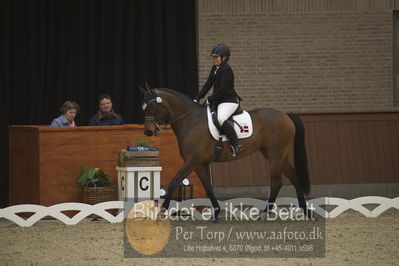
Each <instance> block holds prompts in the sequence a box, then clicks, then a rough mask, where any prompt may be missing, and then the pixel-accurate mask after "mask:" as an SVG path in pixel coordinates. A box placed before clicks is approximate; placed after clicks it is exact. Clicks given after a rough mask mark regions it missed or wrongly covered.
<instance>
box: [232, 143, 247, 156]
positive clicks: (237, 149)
mask: <svg viewBox="0 0 399 266" xmlns="http://www.w3.org/2000/svg"><path fill="white" fill-rule="evenodd" d="M243 149H244V146H243V145H241V144H237V145H236V147H234V145H231V144H230V149H229V155H230V157H236V156H237V154H238V153H240V152H241V151H242V150H243Z"/></svg>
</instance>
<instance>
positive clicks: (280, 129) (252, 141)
mask: <svg viewBox="0 0 399 266" xmlns="http://www.w3.org/2000/svg"><path fill="white" fill-rule="evenodd" d="M139 87H140V86H139ZM140 89H141V90H142V92H143V93H144V103H143V110H144V116H145V117H144V118H145V124H144V133H145V134H146V135H148V136H154V135H155V134H156V133H157V131H158V130H159V129H160V128H159V125H161V124H169V125H170V126H171V128H172V130H173V131H174V133H175V135H176V137H177V140H178V145H179V151H180V155H181V157H182V158H183V160H184V163H183V166H182V167H181V168H180V170H179V171H178V172H177V174H176V176H175V177H174V178H173V179H172V181H171V182H170V184H169V186H168V189H167V194H166V197H165V200H164V202H163V205H162V208H165V209H168V207H169V204H170V200H171V196H172V193H173V192H174V190H175V189H176V188H177V186H178V185H179V183H180V182H181V181H182V180H183V179H184V178H186V177H187V176H188V175H189V174H190V173H191V172H193V171H195V172H196V173H197V175H198V176H199V178H200V180H201V183H202V185H203V186H204V188H205V191H206V193H207V196H208V197H209V198H210V200H211V202H212V206H213V208H214V212H213V217H212V220H213V221H214V222H217V221H218V220H217V219H218V214H219V212H220V206H219V204H218V201H217V200H216V197H215V193H214V191H213V188H212V185H211V181H210V174H209V170H208V166H209V164H210V163H211V162H212V158H213V154H214V151H215V147H216V143H217V141H216V140H215V139H213V137H212V136H211V134H210V132H209V129H208V122H207V121H208V120H207V111H206V108H204V107H201V106H200V105H199V104H197V103H194V102H193V101H192V99H190V98H189V97H188V96H186V95H184V94H182V93H179V92H177V91H173V90H170V89H152V88H150V87H149V86H147V87H146V90H145V89H143V88H141V87H140ZM249 114H250V115H251V118H252V124H253V134H252V135H251V136H250V137H248V138H246V139H241V140H240V142H241V144H243V145H244V150H243V151H242V152H240V153H239V154H238V155H237V156H236V157H233V158H230V157H229V153H228V148H229V147H228V142H225V143H224V148H223V151H222V153H221V154H220V156H219V159H218V162H225V161H231V160H238V159H241V158H243V157H245V156H248V155H250V154H252V153H253V152H255V151H258V150H259V151H260V152H261V153H262V155H263V156H264V157H265V158H266V159H268V160H269V162H270V176H271V186H270V196H269V199H268V203H267V205H266V208H265V210H264V211H265V212H266V211H268V210H269V211H270V208H271V207H272V205H273V204H274V202H275V200H276V198H277V194H278V192H279V190H280V188H281V186H282V183H281V174H284V175H285V176H286V177H288V179H289V180H290V182H291V183H292V184H293V185H294V187H295V190H296V194H297V198H298V203H299V206H300V207H301V208H302V209H303V211H304V213H305V214H306V215H309V213H308V209H307V206H306V201H305V199H304V196H305V195H307V194H308V193H309V191H310V182H309V176H308V167H307V158H306V150H305V142H304V127H303V124H302V122H301V120H300V118H299V117H298V116H297V115H295V114H285V113H282V112H280V111H277V110H275V109H272V108H263V109H256V110H252V111H249ZM292 145H294V160H295V168H294V167H293V166H292V165H291V163H290V162H289V161H288V153H289V151H290V149H291V148H292Z"/></svg>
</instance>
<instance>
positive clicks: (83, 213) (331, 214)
mask: <svg viewBox="0 0 399 266" xmlns="http://www.w3.org/2000/svg"><path fill="white" fill-rule="evenodd" d="M162 202H163V199H161V200H159V203H160V204H162ZM124 203H125V202H124V201H108V202H103V203H99V204H96V205H88V204H84V203H61V204H57V205H53V206H49V207H46V206H41V205H34V204H21V205H14V206H10V207H7V208H4V209H0V219H7V220H9V221H11V222H13V223H15V224H17V225H19V226H23V227H29V226H32V225H34V224H35V223H36V222H38V221H40V220H41V219H43V218H44V217H46V216H51V217H53V218H55V219H57V220H59V221H61V222H63V223H64V224H66V225H75V224H77V223H79V222H80V221H82V220H83V219H85V218H87V217H88V216H90V215H92V214H95V215H97V216H99V217H101V218H103V219H105V220H107V221H108V222H110V223H120V222H122V221H123V220H124V217H125V214H124ZM239 204H243V205H245V206H253V207H255V208H258V209H259V210H263V209H264V208H265V206H266V204H267V200H260V199H253V198H234V199H228V200H225V201H221V200H219V205H220V206H227V205H232V206H237V205H239ZM276 204H277V206H283V205H284V206H286V205H290V204H293V205H294V206H298V201H297V199H296V198H288V197H281V198H278V199H277V200H276ZM307 204H308V206H313V207H314V208H315V209H314V212H315V213H317V214H318V215H320V216H321V217H323V218H336V217H338V216H339V215H340V214H342V213H343V212H345V211H347V210H350V209H351V210H354V211H357V212H359V213H360V214H362V215H364V216H366V217H378V216H379V215H381V214H382V213H384V212H385V211H387V210H388V209H391V208H394V209H397V210H399V197H397V198H393V199H390V198H385V197H376V196H368V197H360V198H355V199H350V200H347V199H341V198H334V197H325V198H315V199H309V200H307ZM370 204H371V205H378V206H376V207H375V208H373V209H372V210H369V209H368V208H366V207H365V206H364V205H370ZM177 206H178V208H179V209H182V208H190V207H192V206H194V207H195V206H205V207H212V205H211V202H210V200H209V199H191V200H185V201H182V202H176V201H171V204H170V208H172V207H177ZM328 207H334V208H333V209H332V210H331V211H327V209H329V208H328ZM111 209H119V212H118V214H117V215H116V216H114V215H112V214H110V213H109V212H107V211H106V210H111ZM222 209H223V207H222ZM64 211H78V213H77V214H75V215H74V216H73V217H71V218H70V217H68V216H67V215H65V214H63V213H62V212H64ZM18 213H33V215H31V216H30V217H29V218H26V219H24V218H22V217H20V216H18V215H17V214H18ZM236 214H238V215H239V214H240V213H239V212H238V213H236ZM193 216H194V218H195V219H201V217H202V215H201V214H200V212H198V211H194V213H193Z"/></svg>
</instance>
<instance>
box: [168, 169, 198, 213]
mask: <svg viewBox="0 0 399 266" xmlns="http://www.w3.org/2000/svg"><path fill="white" fill-rule="evenodd" d="M195 168H197V165H196V164H194V163H192V162H184V164H183V166H182V168H180V170H179V171H178V172H177V174H176V175H175V177H173V179H172V181H171V182H170V183H169V186H168V191H167V193H166V197H165V200H164V202H163V204H162V209H164V210H167V209H168V208H169V204H170V199H171V197H172V195H173V192H174V191H175V189H176V188H177V186H178V185H179V184H180V182H181V181H182V180H183V179H184V178H186V177H187V176H188V175H189V174H190V173H191V172H192V171H194V170H195Z"/></svg>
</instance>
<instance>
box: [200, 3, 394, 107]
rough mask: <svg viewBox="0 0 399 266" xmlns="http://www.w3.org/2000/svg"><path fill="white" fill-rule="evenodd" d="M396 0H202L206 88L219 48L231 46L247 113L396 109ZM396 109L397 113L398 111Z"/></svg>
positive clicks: (202, 69)
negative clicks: (258, 110) (212, 56)
mask: <svg viewBox="0 0 399 266" xmlns="http://www.w3.org/2000/svg"><path fill="white" fill-rule="evenodd" d="M397 6H398V7H399V1H395V0H381V1H374V0H279V1H277V0H197V21H198V23H197V25H198V26H197V27H198V28H197V34H198V43H197V47H198V59H199V61H198V64H199V81H200V84H199V85H198V86H199V88H200V87H201V86H202V84H203V82H205V80H206V77H207V75H208V74H209V69H210V66H211V60H210V58H209V52H210V49H211V48H212V46H214V45H215V44H217V43H220V42H222V43H225V44H227V45H229V46H230V47H231V50H232V58H231V61H230V64H231V65H232V67H233V69H234V72H235V83H236V89H237V91H238V92H239V94H240V96H241V97H242V98H243V99H244V101H243V102H242V105H243V107H244V108H246V109H254V108H259V107H273V108H276V109H279V110H282V111H291V112H341V111H345V112H348V111H349V112H350V111H381V110H385V111H387V110H397V109H398V105H397V104H395V103H394V95H395V93H394V81H393V76H394V75H393V72H394V60H393V54H394V51H393V47H394V44H393V41H394V37H393V36H394V34H393V31H394V23H393V16H394V12H393V10H395V9H396V7H397ZM395 105H396V107H395Z"/></svg>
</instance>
